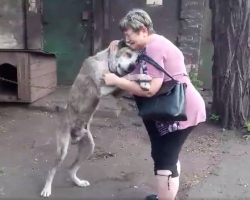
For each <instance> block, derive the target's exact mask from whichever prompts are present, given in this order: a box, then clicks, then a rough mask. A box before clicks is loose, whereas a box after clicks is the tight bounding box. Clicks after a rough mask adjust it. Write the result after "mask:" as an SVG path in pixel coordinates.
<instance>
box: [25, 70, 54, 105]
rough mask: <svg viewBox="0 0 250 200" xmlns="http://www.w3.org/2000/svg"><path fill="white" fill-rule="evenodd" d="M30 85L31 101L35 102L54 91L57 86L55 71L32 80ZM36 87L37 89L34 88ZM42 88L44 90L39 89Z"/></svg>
mask: <svg viewBox="0 0 250 200" xmlns="http://www.w3.org/2000/svg"><path fill="white" fill-rule="evenodd" d="M30 83H31V86H30V87H31V99H32V101H35V100H37V99H39V98H41V97H44V96H46V95H48V94H49V93H51V92H53V91H55V89H56V86H57V78H56V71H55V72H53V73H50V74H47V75H43V76H40V77H38V78H36V79H32V80H31V81H30ZM35 86H38V87H35ZM40 87H44V88H40Z"/></svg>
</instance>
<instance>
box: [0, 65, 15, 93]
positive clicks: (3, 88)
mask: <svg viewBox="0 0 250 200" xmlns="http://www.w3.org/2000/svg"><path fill="white" fill-rule="evenodd" d="M2 78H3V79H7V80H10V81H13V82H15V83H16V84H15V83H11V82H7V81H4V80H1V79H2ZM17 93H18V84H17V68H16V66H13V65H11V64H8V63H4V64H1V65H0V95H1V96H15V97H17V95H18V94H17Z"/></svg>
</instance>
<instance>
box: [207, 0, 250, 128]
mask: <svg viewBox="0 0 250 200" xmlns="http://www.w3.org/2000/svg"><path fill="white" fill-rule="evenodd" d="M210 8H211V10H212V17H213V18H212V39H213V43H214V58H213V59H214V64H213V68H212V74H213V104H212V110H213V112H214V113H216V114H218V115H219V117H220V120H221V124H222V126H223V127H224V128H228V129H234V128H242V126H243V125H244V124H245V122H247V121H249V119H250V49H249V47H250V38H249V36H250V33H249V31H250V29H249V18H250V0H210Z"/></svg>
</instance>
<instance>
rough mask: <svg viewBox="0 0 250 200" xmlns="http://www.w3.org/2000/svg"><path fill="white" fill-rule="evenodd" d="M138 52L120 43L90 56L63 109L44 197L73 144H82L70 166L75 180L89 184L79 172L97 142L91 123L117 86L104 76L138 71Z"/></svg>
mask: <svg viewBox="0 0 250 200" xmlns="http://www.w3.org/2000/svg"><path fill="white" fill-rule="evenodd" d="M137 57H138V54H137V53H136V52H135V51H133V50H131V49H130V48H128V47H126V46H125V44H124V43H123V42H119V44H118V49H117V50H116V51H109V49H105V50H103V51H101V52H99V53H97V54H96V55H94V56H92V57H89V58H87V59H86V60H85V61H84V62H83V65H82V67H81V70H80V72H79V74H78V76H77V77H76V80H75V81H74V83H73V85H72V88H71V90H70V94H69V99H68V103H67V108H66V110H65V111H63V116H62V122H61V123H60V127H59V128H58V131H57V158H56V160H55V165H54V167H53V168H52V169H51V170H50V171H49V173H48V176H47V179H46V183H45V186H44V188H43V190H42V192H41V196H43V197H48V196H50V195H51V185H52V182H53V179H54V176H55V173H56V170H57V168H58V167H59V166H60V165H61V163H62V162H63V160H64V159H65V157H66V155H67V152H68V147H69V144H70V143H72V144H76V145H78V155H77V157H76V160H75V161H74V162H73V164H72V165H71V167H70V170H69V174H70V177H71V179H72V181H73V182H74V183H75V184H76V185H77V186H79V187H86V186H89V185H90V184H89V182H88V181H87V180H80V179H79V178H78V177H77V175H76V174H77V171H78V170H79V168H80V164H81V162H82V161H83V160H85V159H87V158H88V157H89V156H90V155H91V154H92V153H93V151H94V147H95V143H94V140H93V137H92V134H91V132H90V123H91V120H92V117H93V115H94V113H95V111H96V109H97V107H98V103H99V100H100V98H101V97H102V96H104V95H108V94H113V93H114V92H115V91H116V90H117V88H115V87H111V86H106V85H105V83H104V81H103V80H102V75H103V74H104V73H107V72H112V73H115V74H117V75H118V76H125V75H127V74H128V73H130V72H131V71H132V70H134V66H135V63H136V60H137ZM147 78H148V77H145V76H143V75H142V76H137V77H136V76H134V77H133V76H130V80H133V79H137V80H139V79H140V80H143V79H147Z"/></svg>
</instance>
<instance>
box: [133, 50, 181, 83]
mask: <svg viewBox="0 0 250 200" xmlns="http://www.w3.org/2000/svg"><path fill="white" fill-rule="evenodd" d="M137 60H144V61H146V62H147V63H149V64H151V65H152V66H154V67H155V68H156V69H158V70H159V71H162V72H163V73H164V74H166V75H167V76H168V77H169V78H171V79H172V80H174V81H176V80H175V79H174V78H173V77H172V76H171V75H170V74H169V73H168V72H167V71H166V70H165V69H163V68H162V67H161V66H160V65H159V64H158V63H157V62H155V61H154V60H153V59H152V58H151V57H149V56H148V55H146V54H141V55H139V56H138V58H137Z"/></svg>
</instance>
